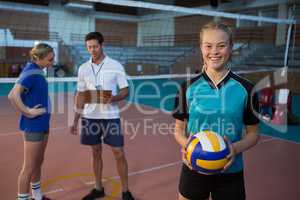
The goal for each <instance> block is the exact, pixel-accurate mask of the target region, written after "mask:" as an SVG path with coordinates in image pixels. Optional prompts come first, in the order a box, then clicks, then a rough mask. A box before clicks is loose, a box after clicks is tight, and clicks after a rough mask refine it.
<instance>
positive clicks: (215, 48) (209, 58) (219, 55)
mask: <svg viewBox="0 0 300 200" xmlns="http://www.w3.org/2000/svg"><path fill="white" fill-rule="evenodd" d="M200 40H201V44H200V48H201V52H202V57H203V61H204V64H205V66H206V68H209V69H214V70H222V69H223V68H225V67H226V64H227V62H228V61H229V59H230V56H231V53H232V43H231V42H230V38H229V35H228V33H226V32H225V31H223V30H221V29H217V28H214V29H205V30H203V32H202V35H201V38H200Z"/></svg>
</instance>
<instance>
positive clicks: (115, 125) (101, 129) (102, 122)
mask: <svg viewBox="0 0 300 200" xmlns="http://www.w3.org/2000/svg"><path fill="white" fill-rule="evenodd" d="M80 139H81V144H84V145H97V144H101V143H102V140H103V142H104V143H105V144H107V145H110V146H113V147H123V146H124V136H123V134H122V131H121V121H120V119H87V118H82V119H81V138H80Z"/></svg>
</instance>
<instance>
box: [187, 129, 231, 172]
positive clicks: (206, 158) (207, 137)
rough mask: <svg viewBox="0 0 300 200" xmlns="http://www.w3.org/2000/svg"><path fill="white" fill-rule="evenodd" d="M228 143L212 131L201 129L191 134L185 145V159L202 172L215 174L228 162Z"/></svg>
mask: <svg viewBox="0 0 300 200" xmlns="http://www.w3.org/2000/svg"><path fill="white" fill-rule="evenodd" d="M229 153H230V149H229V146H228V143H227V142H225V140H224V139H223V138H222V137H221V136H220V135H219V134H217V133H215V132H213V131H201V132H199V133H197V134H195V135H192V136H191V138H190V139H189V141H188V144H187V146H186V160H187V161H188V163H189V164H190V165H191V167H192V168H193V169H194V170H195V171H197V172H199V173H202V174H215V173H219V172H221V171H222V170H223V168H224V166H225V165H226V164H227V163H228V159H227V158H226V156H227V155H228V154H229Z"/></svg>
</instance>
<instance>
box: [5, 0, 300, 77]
mask: <svg viewBox="0 0 300 200" xmlns="http://www.w3.org/2000/svg"><path fill="white" fill-rule="evenodd" d="M47 2H48V3H45V2H44V3H40V4H39V5H32V4H20V3H11V2H3V3H1V6H0V11H1V12H0V19H2V20H1V21H0V36H1V38H3V40H1V41H0V77H16V76H17V75H18V73H19V72H20V71H21V70H22V68H23V67H24V64H25V63H26V61H27V60H28V51H29V50H30V48H31V47H32V46H33V45H34V44H35V43H37V42H38V41H45V42H48V43H50V44H51V45H52V46H53V47H54V48H55V51H56V65H55V66H54V67H53V68H52V69H50V71H49V73H48V76H55V77H66V76H76V72H77V69H78V66H79V65H80V64H81V63H83V62H84V61H86V60H87V59H89V55H88V53H87V51H86V49H85V44H84V36H85V34H86V33H88V32H90V31H100V32H102V33H103V35H104V38H105V43H104V51H105V53H106V54H107V55H108V56H110V57H112V58H115V59H116V60H118V61H120V62H121V63H122V64H123V65H124V66H125V69H126V72H127V74H129V75H131V76H138V75H157V74H185V73H197V72H199V71H201V68H202V65H203V63H202V60H201V52H200V49H199V30H200V27H201V26H202V25H203V24H205V23H207V22H208V21H211V20H219V21H222V22H224V23H226V24H228V25H229V26H230V27H231V29H232V30H233V32H234V38H233V39H234V53H233V56H232V60H231V63H230V67H231V68H232V69H233V70H236V71H238V70H258V69H259V70H260V69H265V68H268V69H274V68H279V67H283V65H284V58H285V54H286V52H285V51H286V46H285V45H286V41H287V30H288V25H289V24H291V23H295V21H293V20H287V18H288V17H289V13H290V12H291V9H292V8H294V10H293V13H295V14H294V16H295V18H298V16H299V15H297V13H300V12H299V11H300V10H299V9H298V6H297V5H296V6H293V5H290V4H287V5H283V6H282V5H278V4H276V5H273V6H268V7H266V6H264V7H249V8H247V3H245V4H244V7H245V8H247V9H240V7H238V6H235V7H234V4H232V5H233V8H231V9H229V7H230V5H229V4H224V5H220V6H222V7H220V9H218V10H216V9H211V8H208V9H203V8H202V9H201V8H188V6H189V5H187V4H186V5H185V6H186V7H182V6H181V7H179V6H176V5H162V4H158V3H147V2H144V1H143V2H141V1H125V0H117V1H110V0H94V1H93V0H89V1H81V4H79V6H78V5H77V7H76V6H74V5H71V4H70V3H66V4H61V3H60V2H59V3H58V1H47ZM152 2H153V1H152ZM183 5H184V4H183ZM199 6H201V5H199ZM203 6H205V5H203ZM206 7H207V6H206ZM222 9H223V10H226V9H227V10H229V11H228V12H225V11H222V12H220V11H219V10H222ZM294 29H295V30H296V29H297V26H295V27H294ZM296 33H297V31H294V32H293V34H292V36H291V37H290V39H291V43H296V44H297V43H299V37H298V36H297V34H296ZM299 50H300V49H298V47H297V46H295V47H294V48H293V54H292V55H293V56H292V57H293V58H294V59H293V60H292V61H291V62H289V67H297V66H299V62H300V61H299V60H297V58H299V57H300V56H297V55H298V54H297V53H298V52H299Z"/></svg>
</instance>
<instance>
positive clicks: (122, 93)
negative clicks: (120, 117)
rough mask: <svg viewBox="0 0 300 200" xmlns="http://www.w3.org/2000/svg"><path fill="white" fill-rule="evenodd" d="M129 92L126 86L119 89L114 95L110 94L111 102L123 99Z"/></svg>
mask: <svg viewBox="0 0 300 200" xmlns="http://www.w3.org/2000/svg"><path fill="white" fill-rule="evenodd" d="M128 94H129V89H128V87H125V88H122V89H120V91H119V93H118V94H117V95H116V96H112V98H111V103H114V102H119V101H122V100H124V99H125V98H126V97H127V96H128Z"/></svg>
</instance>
